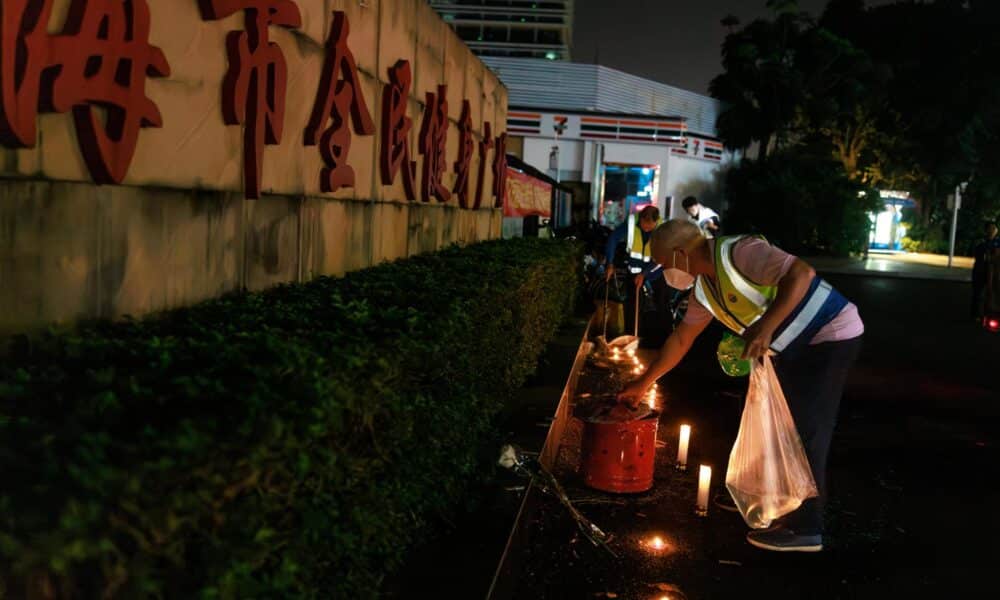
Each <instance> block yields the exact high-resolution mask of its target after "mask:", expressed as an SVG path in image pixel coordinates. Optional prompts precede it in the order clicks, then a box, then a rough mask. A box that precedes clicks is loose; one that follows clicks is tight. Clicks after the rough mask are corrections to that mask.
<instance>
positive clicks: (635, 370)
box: [632, 367, 642, 375]
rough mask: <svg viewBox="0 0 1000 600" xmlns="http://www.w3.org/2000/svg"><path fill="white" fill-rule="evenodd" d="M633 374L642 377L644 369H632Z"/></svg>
mask: <svg viewBox="0 0 1000 600" xmlns="http://www.w3.org/2000/svg"><path fill="white" fill-rule="evenodd" d="M632 374H633V375H642V369H641V368H639V367H636V368H634V369H632Z"/></svg>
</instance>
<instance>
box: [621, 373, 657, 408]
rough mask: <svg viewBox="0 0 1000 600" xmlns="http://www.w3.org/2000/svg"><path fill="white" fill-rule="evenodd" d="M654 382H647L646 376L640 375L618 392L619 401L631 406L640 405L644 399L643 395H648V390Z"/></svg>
mask: <svg viewBox="0 0 1000 600" xmlns="http://www.w3.org/2000/svg"><path fill="white" fill-rule="evenodd" d="M651 385H652V384H650V383H647V382H646V378H645V377H640V378H639V379H636V380H635V381H633V382H632V383H630V384H628V385H627V386H625V389H623V390H622V391H620V392H618V401H619V402H623V403H625V404H628V405H629V406H638V405H639V403H640V402H641V401H642V398H643V396H645V395H646V390H648V389H649V387H650V386H651Z"/></svg>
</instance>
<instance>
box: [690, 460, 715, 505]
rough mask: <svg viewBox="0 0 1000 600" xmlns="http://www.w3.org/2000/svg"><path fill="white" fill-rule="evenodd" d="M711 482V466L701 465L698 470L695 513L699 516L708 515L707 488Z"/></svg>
mask: <svg viewBox="0 0 1000 600" xmlns="http://www.w3.org/2000/svg"><path fill="white" fill-rule="evenodd" d="M711 484H712V467H707V466H705V465H701V468H700V469H699V470H698V503H697V506H696V507H695V511H694V512H695V514H697V515H698V516H699V517H705V516H708V488H709V486H711Z"/></svg>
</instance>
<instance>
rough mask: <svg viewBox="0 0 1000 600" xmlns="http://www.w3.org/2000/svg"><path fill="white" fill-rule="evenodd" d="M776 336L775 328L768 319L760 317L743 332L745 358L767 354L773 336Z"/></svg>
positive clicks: (749, 358)
mask: <svg viewBox="0 0 1000 600" xmlns="http://www.w3.org/2000/svg"><path fill="white" fill-rule="evenodd" d="M772 337H774V328H773V327H771V326H770V325H768V324H767V323H766V319H760V320H758V321H757V322H756V323H754V324H753V325H751V326H750V327H747V328H746V331H744V332H743V341H745V342H746V347H744V348H743V358H745V359H748V360H754V359H757V358H760V357H762V356H764V355H765V354H767V351H768V350H769V349H770V348H771V338H772Z"/></svg>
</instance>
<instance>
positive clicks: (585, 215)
mask: <svg viewBox="0 0 1000 600" xmlns="http://www.w3.org/2000/svg"><path fill="white" fill-rule="evenodd" d="M483 60H484V62H486V64H487V66H489V67H490V68H491V69H493V71H494V72H495V73H496V74H497V75H498V76H499V77H500V79H501V81H503V83H504V85H506V86H507V88H508V93H509V97H510V110H509V112H508V118H507V131H508V133H509V135H510V145H509V146H508V149H509V151H510V152H511V154H514V155H516V156H518V157H519V158H521V159H522V160H523V161H524V162H525V163H527V164H529V165H531V166H533V167H536V168H538V169H539V170H543V171H544V172H545V173H546V174H548V175H550V176H551V177H552V178H553V179H555V180H557V181H559V182H561V183H563V184H566V185H569V186H573V187H574V189H576V190H577V193H576V194H575V196H574V200H573V206H572V209H571V211H570V212H571V213H572V221H573V222H574V223H576V224H580V223H582V222H586V221H587V220H595V221H598V222H599V223H601V224H602V225H606V226H609V227H613V226H615V225H616V224H618V223H621V222H622V221H623V220H624V219H625V218H626V217H627V215H628V214H629V212H631V211H634V210H636V209H637V208H641V207H642V206H645V205H647V204H653V205H655V206H657V207H659V208H660V211H661V213H662V214H663V216H664V217H665V218H669V217H679V216H682V215H683V214H684V212H683V208H682V207H681V202H682V201H683V199H684V198H685V197H687V196H695V197H697V198H698V199H699V200H701V201H702V202H703V203H704V204H705V205H707V206H710V207H712V208H713V209H715V210H717V211H718V212H720V213H721V212H723V211H724V209H725V206H724V205H723V196H722V186H721V181H722V176H723V171H724V169H725V168H726V166H727V165H728V164H730V163H731V162H732V161H733V160H734V159H735V157H734V155H732V154H731V153H727V152H725V150H724V148H723V144H722V142H721V141H720V140H719V139H718V138H717V137H716V136H715V122H716V119H717V117H718V113H719V110H720V107H719V103H718V102H717V101H716V100H715V99H713V98H709V97H707V96H702V95H700V94H695V93H693V92H689V91H687V90H682V89H678V88H675V87H672V86H669V85H665V84H662V83H658V82H655V81H650V80H648V79H643V78H641V77H636V76H633V75H629V74H627V73H623V72H621V71H616V70H614V69H608V68H606V67H601V66H598V65H583V64H573V63H562V62H559V63H554V62H552V61H537V60H532V59H501V58H496V57H486V58H484V59H483Z"/></svg>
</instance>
